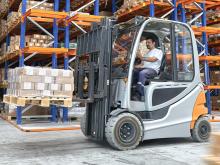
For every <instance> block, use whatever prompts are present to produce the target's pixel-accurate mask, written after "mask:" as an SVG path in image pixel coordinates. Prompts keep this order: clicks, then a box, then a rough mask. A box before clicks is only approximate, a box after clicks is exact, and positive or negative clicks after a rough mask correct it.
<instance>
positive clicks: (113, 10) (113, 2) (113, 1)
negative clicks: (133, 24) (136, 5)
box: [112, 0, 116, 13]
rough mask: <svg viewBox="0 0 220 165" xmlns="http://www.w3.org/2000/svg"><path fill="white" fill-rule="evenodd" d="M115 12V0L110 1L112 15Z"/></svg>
mask: <svg viewBox="0 0 220 165" xmlns="http://www.w3.org/2000/svg"><path fill="white" fill-rule="evenodd" d="M115 12H116V0H112V13H115Z"/></svg>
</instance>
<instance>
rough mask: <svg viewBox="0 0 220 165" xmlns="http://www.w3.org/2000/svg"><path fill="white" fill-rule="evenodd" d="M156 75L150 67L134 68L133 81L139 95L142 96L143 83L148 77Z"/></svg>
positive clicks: (151, 77)
mask: <svg viewBox="0 0 220 165" xmlns="http://www.w3.org/2000/svg"><path fill="white" fill-rule="evenodd" d="M155 76H157V72H156V71H155V70H154V69H151V68H135V69H134V75H133V83H134V84H137V90H138V92H139V93H140V95H141V96H144V85H145V83H146V82H147V81H150V79H153V78H154V77H155Z"/></svg>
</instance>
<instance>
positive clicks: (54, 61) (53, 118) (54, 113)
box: [50, 0, 59, 122]
mask: <svg viewBox="0 0 220 165" xmlns="http://www.w3.org/2000/svg"><path fill="white" fill-rule="evenodd" d="M54 11H59V0H54ZM58 33H59V31H58V25H57V19H56V18H54V19H53V36H54V43H53V47H54V48H57V47H58ZM52 68H53V69H56V68H57V55H56V54H55V53H54V54H53V55H52ZM50 111H51V121H52V122H57V107H56V106H55V105H51V106H50Z"/></svg>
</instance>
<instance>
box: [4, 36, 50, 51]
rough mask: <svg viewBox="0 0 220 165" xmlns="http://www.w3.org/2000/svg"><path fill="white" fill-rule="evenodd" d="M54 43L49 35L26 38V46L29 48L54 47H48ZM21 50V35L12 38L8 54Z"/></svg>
mask: <svg viewBox="0 0 220 165" xmlns="http://www.w3.org/2000/svg"><path fill="white" fill-rule="evenodd" d="M51 41H52V39H51V37H50V36H48V35H40V34H33V35H28V36H26V37H25V43H26V44H25V46H29V47H52V45H50V46H49V45H48V44H49V43H50V42H51ZM19 48H20V35H15V36H11V39H10V45H9V47H8V52H9V53H10V52H14V51H16V50H19Z"/></svg>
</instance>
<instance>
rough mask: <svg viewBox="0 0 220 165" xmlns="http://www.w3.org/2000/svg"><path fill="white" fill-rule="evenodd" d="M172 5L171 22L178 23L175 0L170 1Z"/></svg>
mask: <svg viewBox="0 0 220 165" xmlns="http://www.w3.org/2000/svg"><path fill="white" fill-rule="evenodd" d="M172 3H173V5H174V6H173V9H174V10H173V12H172V15H171V18H172V20H174V21H178V18H177V7H176V0H172Z"/></svg>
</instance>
